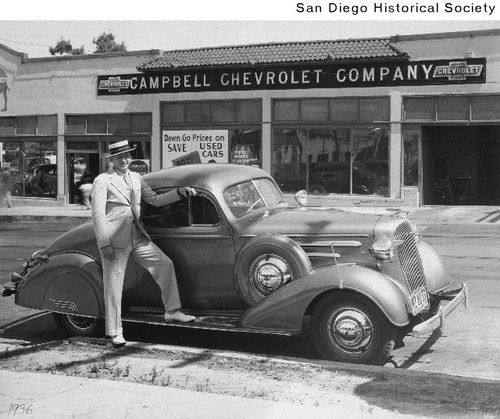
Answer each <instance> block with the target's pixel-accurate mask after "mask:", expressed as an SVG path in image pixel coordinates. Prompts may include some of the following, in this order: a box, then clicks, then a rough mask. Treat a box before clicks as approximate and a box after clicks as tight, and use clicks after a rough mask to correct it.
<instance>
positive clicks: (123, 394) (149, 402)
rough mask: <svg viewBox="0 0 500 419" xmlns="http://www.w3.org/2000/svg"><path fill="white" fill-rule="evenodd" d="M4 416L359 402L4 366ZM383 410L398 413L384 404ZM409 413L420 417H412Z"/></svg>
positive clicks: (171, 413) (223, 410) (223, 412)
mask: <svg viewBox="0 0 500 419" xmlns="http://www.w3.org/2000/svg"><path fill="white" fill-rule="evenodd" d="M0 382H2V383H3V384H2V392H1V394H0V416H3V415H5V416H7V415H8V416H16V415H23V413H24V415H23V416H26V415H28V416H29V417H33V418H96V419H97V418H110V419H114V418H145V417H147V418H172V419H173V418H179V419H180V418H183V419H191V418H192V419H212V418H217V419H234V418H239V419H253V418H259V419H271V418H272V419H302V418H303V419H305V418H310V417H314V418H318V419H323V418H324V419H329V418H332V417H336V416H338V417H350V414H351V413H352V412H353V409H354V410H355V411H356V410H357V406H350V407H346V406H338V407H335V408H332V407H315V406H303V405H298V404H293V403H284V402H275V401H268V400H262V399H252V398H246V397H237V396H228V395H223V394H214V393H205V392H200V391H190V390H179V389H176V388H172V387H160V386H155V385H145V384H135V383H128V382H120V381H112V380H107V379H90V378H80V377H68V376H66V375H55V374H47V373H29V372H12V371H5V370H0ZM375 410H377V413H378V415H373V414H370V413H368V414H363V413H361V414H360V415H359V414H357V415H356V416H355V417H357V418H364V417H367V418H368V417H369V418H374V417H382V416H383V417H385V418H397V417H400V415H398V414H395V413H392V412H388V411H384V410H382V409H380V408H378V409H375ZM407 417H409V418H411V417H415V416H407Z"/></svg>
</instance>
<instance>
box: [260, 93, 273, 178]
mask: <svg viewBox="0 0 500 419" xmlns="http://www.w3.org/2000/svg"><path fill="white" fill-rule="evenodd" d="M271 116H272V100H271V98H270V97H269V96H267V95H265V96H263V97H262V169H264V170H265V171H266V172H268V173H271V165H272V161H273V159H272V152H273V151H272V148H271Z"/></svg>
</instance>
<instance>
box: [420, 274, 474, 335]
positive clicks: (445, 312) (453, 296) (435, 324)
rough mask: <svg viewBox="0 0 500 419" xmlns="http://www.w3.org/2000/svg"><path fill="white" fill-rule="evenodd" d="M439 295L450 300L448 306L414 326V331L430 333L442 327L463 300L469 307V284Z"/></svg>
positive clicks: (442, 298) (440, 297)
mask: <svg viewBox="0 0 500 419" xmlns="http://www.w3.org/2000/svg"><path fill="white" fill-rule="evenodd" d="M437 297H438V298H439V299H441V300H449V301H450V302H449V303H448V304H447V305H446V306H444V307H441V308H439V311H438V312H437V313H436V314H435V315H434V316H432V317H431V318H429V319H427V320H426V321H424V322H422V323H419V324H417V325H416V326H414V327H413V330H412V333H415V334H421V333H429V332H432V331H434V330H436V329H442V328H443V327H444V321H445V318H446V317H448V316H449V315H450V314H451V313H452V312H453V311H454V310H455V309H456V308H457V307H458V305H459V304H460V303H462V302H463V303H464V304H465V307H466V308H468V291H467V285H465V284H462V285H461V286H460V288H456V289H453V290H450V291H444V292H442V293H441V294H439V295H437Z"/></svg>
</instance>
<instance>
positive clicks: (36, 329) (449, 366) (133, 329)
mask: <svg viewBox="0 0 500 419" xmlns="http://www.w3.org/2000/svg"><path fill="white" fill-rule="evenodd" d="M80 222H82V220H80V219H79V220H76V221H74V223H73V224H78V223H80ZM71 225H72V224H59V223H42V224H40V223H20V224H19V223H0V234H1V236H0V237H1V239H0V252H1V253H0V254H1V256H0V275H1V278H3V279H7V278H8V273H9V272H10V271H12V270H18V268H19V267H20V266H21V264H22V260H23V259H24V258H26V256H28V255H29V254H31V253H32V252H33V251H35V250H37V249H39V248H41V247H43V246H45V245H46V244H48V243H50V242H51V241H52V240H53V239H54V238H55V237H56V236H58V235H59V234H61V233H62V232H64V231H66V230H67V229H69V228H70V227H71ZM424 238H425V240H426V241H427V242H428V243H429V244H431V245H432V246H434V247H435V248H436V249H437V250H438V251H439V252H440V254H441V255H442V256H443V258H444V260H445V261H446V263H447V265H448V266H449V268H450V272H451V274H452V276H453V278H454V280H455V281H457V282H466V283H467V285H468V286H469V293H470V308H469V310H465V308H464V307H463V306H462V307H459V308H458V309H457V310H456V311H455V312H454V313H453V314H452V315H451V316H450V317H449V318H448V320H449V321H448V322H447V324H446V328H445V329H444V332H443V336H442V337H439V335H438V334H435V335H432V336H430V337H429V336H420V337H411V336H410V337H407V338H406V339H405V346H404V347H403V348H399V349H397V350H395V351H394V356H393V358H392V359H391V361H390V362H389V363H388V364H386V367H387V368H394V367H397V368H403V369H410V370H420V371H434V372H445V373H450V374H456V375H466V376H474V377H487V378H496V379H500V352H499V351H498V348H500V338H499V337H498V334H496V333H488V332H487V330H492V328H494V327H495V325H498V324H500V286H499V283H498V278H497V271H498V266H499V264H500V256H499V252H498V250H499V249H500V226H499V225H496V223H495V224H490V223H488V224H486V223H480V224H477V223H476V224H460V225H458V224H449V223H448V224H442V225H431V226H430V227H429V228H428V229H427V230H426V231H425V232H424ZM29 316H35V317H33V318H31V317H29ZM21 318H24V319H27V321H25V322H23V323H21V324H18V325H15V324H16V323H14V326H12V324H13V323H12V322H16V321H17V320H19V319H21ZM0 324H1V325H2V326H3V328H4V330H3V331H4V337H10V338H14V339H19V340H26V341H34V342H44V341H45V342H46V341H51V340H55V339H62V338H63V337H64V335H63V334H62V332H60V331H59V330H58V329H57V328H56V327H55V324H54V322H53V320H52V317H51V316H50V315H40V314H39V313H38V312H36V311H33V310H29V309H24V308H22V307H18V306H15V305H14V304H13V298H9V299H5V298H2V299H1V300H0ZM5 325H11V326H12V327H7V328H5ZM126 332H127V336H128V338H129V339H130V340H136V341H142V342H151V343H155V344H173V345H179V346H187V347H199V348H204V347H206V348H212V349H221V350H234V351H242V352H249V353H254V354H266V355H284V356H293V357H299V358H314V357H315V356H316V354H315V352H314V350H313V349H312V348H311V347H310V346H309V345H308V344H307V342H304V340H301V339H296V338H294V339H290V338H284V337H275V336H253V335H244V336H239V338H238V339H234V337H233V335H232V334H224V333H214V332H200V331H192V330H177V329H175V330H171V329H168V330H167V328H163V327H159V326H146V327H144V326H140V327H139V326H137V325H133V324H130V325H127V328H126Z"/></svg>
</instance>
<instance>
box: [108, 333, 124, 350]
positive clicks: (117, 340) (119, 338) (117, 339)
mask: <svg viewBox="0 0 500 419" xmlns="http://www.w3.org/2000/svg"><path fill="white" fill-rule="evenodd" d="M111 343H112V344H113V346H114V347H115V348H121V347H122V346H125V344H126V343H127V341H126V340H125V339H124V338H123V335H116V336H113V337H112V338H111Z"/></svg>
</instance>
